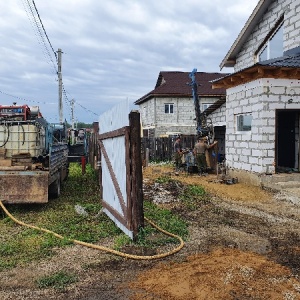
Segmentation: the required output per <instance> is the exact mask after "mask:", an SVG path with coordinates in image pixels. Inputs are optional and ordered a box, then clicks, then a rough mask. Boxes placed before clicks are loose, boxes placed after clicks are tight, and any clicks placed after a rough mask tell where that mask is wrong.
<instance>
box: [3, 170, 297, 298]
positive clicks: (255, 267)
mask: <svg viewBox="0 0 300 300" xmlns="http://www.w3.org/2000/svg"><path fill="white" fill-rule="evenodd" d="M164 175H167V176H171V177H172V178H174V179H176V180H178V181H180V182H182V183H189V184H200V185H202V186H204V187H205V188H206V190H207V191H208V192H209V193H210V194H211V199H210V201H204V202H203V204H201V205H200V206H199V207H198V208H197V210H189V211H187V210H186V209H184V207H183V206H182V205H181V204H180V202H179V201H178V198H177V195H178V192H179V190H180V189H181V186H180V184H175V185H172V186H170V188H168V187H166V186H163V185H161V184H157V183H155V182H154V179H155V178H157V177H159V176H164ZM144 197H145V198H146V199H147V200H149V201H153V202H155V203H157V204H158V205H162V206H164V207H168V208H169V209H171V210H172V211H174V212H176V213H177V214H179V215H181V216H182V217H184V218H185V219H186V220H187V222H188V224H189V234H190V235H189V238H188V240H187V241H186V242H185V245H184V247H183V249H181V250H180V251H179V252H178V253H176V254H174V255H172V256H169V257H167V258H164V259H159V260H130V259H124V258H121V257H117V256H113V255H111V254H107V253H104V252H99V251H97V250H94V249H90V248H84V247H81V246H78V245H76V246H72V247H68V248H66V249H57V250H56V252H57V254H56V255H55V256H54V257H52V258H51V259H49V260H45V261H42V262H39V263H31V264H29V265H26V266H23V267H18V268H15V269H12V270H10V271H7V272H0V283H1V285H0V299H33V300H35V299H57V300H60V299H78V300H79V299H87V300H93V299H95V300H96V299H105V300H106V299H124V300H125V299H128V300H138V299H146V300H150V299H151V300H154V299H155V300H156V299H174V300H181V299H182V300H183V299H184V300H185V299H199V300H201V299H226V300H227V299H234V300H238V299H239V300H243V299H245V300H246V299H247V300H249V299H261V300H265V299H284V300H294V299H300V281H299V276H300V260H299V258H300V257H299V256H300V244H299V242H300V226H299V225H300V206H298V205H295V204H293V203H291V202H290V201H289V199H288V197H287V196H286V195H282V194H278V193H271V192H267V191H263V190H261V189H260V188H259V187H253V186H247V185H244V184H242V183H237V184H231V185H227V184H222V183H220V182H219V181H218V180H217V177H216V176H215V175H208V176H206V177H204V176H201V177H200V176H197V175H187V174H185V173H180V174H179V175H175V174H174V172H172V170H169V169H166V168H160V167H157V166H155V167H147V168H146V169H145V170H144ZM299 197H300V195H299ZM103 245H104V246H111V241H110V239H109V238H108V239H107V240H105V241H104V244H103ZM60 270H68V271H72V272H74V273H75V274H76V275H77V276H78V278H79V280H78V282H76V283H74V284H72V285H70V286H69V287H68V288H66V289H64V290H55V289H51V288H48V289H38V288H37V287H36V285H35V283H34V282H35V279H36V278H37V276H39V277H40V276H41V275H42V274H44V275H46V274H52V273H53V272H55V271H60Z"/></svg>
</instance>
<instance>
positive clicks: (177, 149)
mask: <svg viewBox="0 0 300 300" xmlns="http://www.w3.org/2000/svg"><path fill="white" fill-rule="evenodd" d="M174 158H175V166H176V171H178V170H179V167H180V165H181V158H182V147H181V142H180V136H177V137H176V141H175V143H174Z"/></svg>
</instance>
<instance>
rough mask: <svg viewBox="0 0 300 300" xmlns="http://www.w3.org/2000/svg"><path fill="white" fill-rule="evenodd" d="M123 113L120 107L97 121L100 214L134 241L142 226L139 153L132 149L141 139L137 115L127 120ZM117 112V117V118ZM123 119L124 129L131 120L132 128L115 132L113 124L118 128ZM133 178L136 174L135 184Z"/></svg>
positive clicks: (131, 115) (117, 129) (132, 113)
mask: <svg viewBox="0 0 300 300" xmlns="http://www.w3.org/2000/svg"><path fill="white" fill-rule="evenodd" d="M124 111H126V109H124V107H123V109H120V107H117V108H115V109H114V110H112V111H111V112H110V113H108V112H106V113H105V115H104V116H103V117H100V122H99V125H100V126H99V128H100V133H101V134H100V135H99V137H98V143H99V147H100V151H101V173H102V176H101V178H102V182H101V184H102V205H103V208H104V212H105V213H106V214H107V215H108V216H109V217H110V218H111V219H112V220H113V221H114V222H115V223H116V225H117V226H118V227H119V228H120V229H121V230H122V231H123V232H124V233H126V234H127V235H128V236H130V237H131V238H133V239H134V238H135V237H136V235H137V233H138V230H139V228H140V227H143V225H144V219H143V214H142V213H141V209H142V207H143V197H142V196H143V195H142V193H141V192H140V191H142V180H141V177H142V163H141V161H142V158H141V153H140V152H141V151H140V149H139V154H136V145H137V144H139V145H140V139H141V138H140V134H136V130H140V129H139V128H140V122H139V118H140V117H139V113H138V112H131V113H130V116H129V118H128V114H124ZM120 112H121V115H118V113H120ZM124 115H125V116H126V117H127V120H126V121H127V125H128V123H129V119H132V120H133V121H131V123H132V124H131V125H130V124H129V126H124V127H122V128H116V124H115V123H114V121H115V120H116V122H117V124H118V126H120V124H122V123H121V122H120V119H122V118H123V119H124ZM137 119H138V123H137V122H136V120H137ZM124 123H126V122H124ZM124 123H123V124H124ZM101 124H102V126H103V128H106V129H112V130H111V131H107V132H102V130H101V128H102V127H101ZM136 139H137V141H136ZM133 172H134V173H133ZM137 174H139V175H138V177H139V180H138V181H137V180H136V176H137ZM137 184H138V185H139V186H137ZM137 208H138V209H137Z"/></svg>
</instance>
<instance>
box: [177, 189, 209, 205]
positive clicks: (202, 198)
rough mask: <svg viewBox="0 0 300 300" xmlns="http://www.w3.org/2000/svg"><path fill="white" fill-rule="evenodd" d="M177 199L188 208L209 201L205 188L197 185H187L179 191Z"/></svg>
mask: <svg viewBox="0 0 300 300" xmlns="http://www.w3.org/2000/svg"><path fill="white" fill-rule="evenodd" d="M179 199H180V200H181V202H182V203H183V204H184V206H185V207H186V208H187V209H189V210H196V209H198V208H199V206H201V205H202V204H207V203H209V202H210V196H209V195H208V194H207V193H206V191H205V189H204V188H203V187H202V186H199V185H187V186H185V187H184V189H183V190H182V191H181V193H180V195H179Z"/></svg>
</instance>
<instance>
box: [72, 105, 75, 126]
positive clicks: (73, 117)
mask: <svg viewBox="0 0 300 300" xmlns="http://www.w3.org/2000/svg"><path fill="white" fill-rule="evenodd" d="M74 103H75V100H74V99H72V101H71V105H72V106H71V113H72V129H74Z"/></svg>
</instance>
